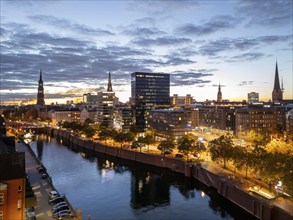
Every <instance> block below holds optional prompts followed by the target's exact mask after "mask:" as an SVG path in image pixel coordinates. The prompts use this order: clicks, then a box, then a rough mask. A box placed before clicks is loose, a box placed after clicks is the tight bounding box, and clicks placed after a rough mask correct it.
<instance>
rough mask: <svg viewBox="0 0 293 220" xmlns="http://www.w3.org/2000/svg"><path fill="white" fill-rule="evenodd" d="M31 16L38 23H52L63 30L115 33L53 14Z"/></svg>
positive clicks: (87, 33) (100, 33) (105, 34)
mask: <svg viewBox="0 0 293 220" xmlns="http://www.w3.org/2000/svg"><path fill="white" fill-rule="evenodd" d="M29 18H30V19H31V20H32V21H34V22H36V23H41V24H44V25H52V26H54V27H58V28H60V29H62V30H71V31H73V32H77V33H80V34H85V35H94V36H109V35H114V33H112V32H110V31H108V30H103V29H100V28H91V27H88V26H86V25H81V24H78V23H74V22H72V21H70V20H68V19H64V18H56V17H54V16H51V15H34V16H29Z"/></svg>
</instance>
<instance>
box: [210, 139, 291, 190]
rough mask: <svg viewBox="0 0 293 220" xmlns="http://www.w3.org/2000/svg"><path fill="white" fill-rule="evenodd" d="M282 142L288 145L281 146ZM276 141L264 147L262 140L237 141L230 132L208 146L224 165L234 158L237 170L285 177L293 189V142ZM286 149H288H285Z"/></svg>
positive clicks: (274, 179) (270, 177)
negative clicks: (252, 143)
mask: <svg viewBox="0 0 293 220" xmlns="http://www.w3.org/2000/svg"><path fill="white" fill-rule="evenodd" d="M281 144H283V145H284V144H285V145H286V146H284V147H280V149H281V150H279V149H278V148H279V147H278V146H281ZM271 145H272V143H269V144H267V147H263V146H261V145H258V144H254V145H252V146H248V145H246V146H242V145H235V144H234V143H233V141H232V138H231V137H229V136H221V137H219V138H216V139H214V140H212V141H210V143H209V145H208V148H209V152H210V154H211V158H212V160H213V161H218V162H222V163H223V166H224V168H225V167H226V166H227V162H228V161H230V162H232V164H233V166H234V171H236V169H237V170H241V171H245V175H246V177H247V176H248V172H251V173H254V174H256V175H257V176H260V177H262V178H264V179H267V181H268V182H271V183H274V182H277V181H282V182H283V185H284V188H286V191H288V192H290V194H292V193H293V151H292V146H290V145H289V144H286V143H281V142H279V145H278V144H276V145H275V147H272V146H271ZM284 149H286V150H284Z"/></svg>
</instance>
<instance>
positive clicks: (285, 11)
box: [237, 0, 293, 27]
mask: <svg viewBox="0 0 293 220" xmlns="http://www.w3.org/2000/svg"><path fill="white" fill-rule="evenodd" d="M292 8H293V2H292V1H290V0H276V1H272V0H262V1H255V0H240V1H239V2H238V4H237V9H238V13H239V14H240V15H241V14H243V15H246V16H248V17H249V22H248V26H251V25H261V26H263V25H265V26H270V27H276V26H290V27H292Z"/></svg>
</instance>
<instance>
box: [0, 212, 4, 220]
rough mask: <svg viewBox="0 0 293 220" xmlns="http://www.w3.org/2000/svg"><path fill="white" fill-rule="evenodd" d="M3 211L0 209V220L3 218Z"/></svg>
mask: <svg viewBox="0 0 293 220" xmlns="http://www.w3.org/2000/svg"><path fill="white" fill-rule="evenodd" d="M3 219H4V218H3V211H0V220H3Z"/></svg>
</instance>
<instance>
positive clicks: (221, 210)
mask: <svg viewBox="0 0 293 220" xmlns="http://www.w3.org/2000/svg"><path fill="white" fill-rule="evenodd" d="M63 144H64V143H63ZM63 144H62V140H56V139H55V138H50V137H48V136H45V135H39V136H37V137H36V140H35V141H34V142H32V143H30V145H31V147H32V149H33V151H34V152H35V153H36V155H37V156H38V157H39V158H40V159H41V161H42V162H43V164H44V165H45V167H46V168H47V171H48V173H49V175H50V176H51V178H52V182H53V184H54V186H55V187H56V189H57V190H58V191H59V192H60V193H62V194H63V193H64V194H65V195H66V197H67V198H68V200H69V201H70V203H71V205H72V206H73V207H74V209H76V210H77V209H78V208H80V209H81V210H82V215H83V219H87V218H88V217H89V216H90V219H101V220H107V219H109V220H115V219H121V220H123V219H127V220H128V219H153V220H156V219H160V220H161V219H208V220H209V219H253V218H252V217H251V216H250V215H248V214H247V213H246V212H244V211H243V210H241V209H239V208H238V207H236V206H234V205H233V204H231V203H230V202H228V201H226V200H224V199H223V198H221V197H219V196H218V194H217V193H216V192H214V191H213V190H211V189H208V188H206V187H205V186H203V185H202V184H200V183H199V182H198V181H195V180H191V179H189V178H185V177H184V176H183V175H180V174H177V173H174V172H171V171H169V170H166V169H161V168H158V167H154V166H149V165H145V164H141V163H137V162H133V161H128V160H123V159H119V158H116V157H112V156H107V155H104V154H99V153H93V152H88V151H85V150H83V149H81V148H78V147H73V146H71V147H68V146H65V145H63Z"/></svg>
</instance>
